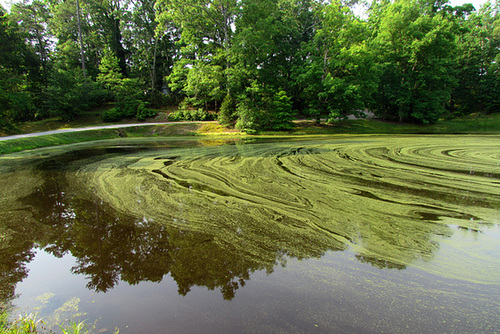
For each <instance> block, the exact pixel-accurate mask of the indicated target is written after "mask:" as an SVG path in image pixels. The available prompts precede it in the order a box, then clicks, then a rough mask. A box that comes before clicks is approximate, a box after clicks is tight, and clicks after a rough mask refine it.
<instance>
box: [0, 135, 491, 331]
mask: <svg viewBox="0 0 500 334" xmlns="http://www.w3.org/2000/svg"><path fill="white" fill-rule="evenodd" d="M499 139H500V138H499V137H498V136H397V137H395V136H394V137H391V136H330V137H313V138H309V139H307V140H306V139H301V140H297V139H295V140H291V139H288V140H286V139H276V138H275V139H272V140H259V141H255V142H248V141H246V142H243V141H242V140H234V141H232V140H227V141H224V140H196V139H191V140H182V141H181V140H179V139H170V140H155V141H153V140H122V141H116V140H114V141H104V142H98V143H91V144H89V143H87V144H79V145H71V146H67V147H63V148H51V149H40V150H34V151H31V152H23V153H19V154H15V155H5V156H3V157H1V158H0V181H1V184H2V187H3V189H4V191H3V194H2V197H1V199H0V217H1V218H0V239H1V245H0V255H1V257H0V270H1V272H2V275H1V277H2V278H1V281H0V292H1V298H2V299H3V300H10V301H11V302H12V303H13V304H14V305H15V306H18V307H19V308H21V309H23V310H28V311H31V310H34V309H36V310H37V311H38V312H39V313H40V314H41V315H44V316H46V317H48V318H53V319H55V320H57V321H61V319H62V320H64V318H65V317H67V316H68V315H75V314H76V315H77V316H79V317H80V318H84V319H88V321H90V322H93V321H95V320H97V323H96V326H97V327H98V328H103V327H105V328H109V329H113V328H114V327H119V328H120V332H121V333H137V332H151V333H169V332H172V333H179V332H197V331H204V332H214V333H215V332H217V333H220V332H258V331H261V332H284V333H285V332H286V333H293V332H297V333H301V332H311V331H317V332H325V333H326V332H340V333H342V332H345V333H349V332H353V331H354V332H367V333H368V332H382V331H384V332H394V333H397V332H404V333H408V332H418V333H423V332H429V333H431V332H464V333H466V332H470V333H472V332H491V331H494V330H496V328H500V320H499V319H498V316H497V314H498V313H499V311H500V303H499V302H498V301H499V300H500V263H499V262H500V252H499V250H500V247H499V245H500V243H499V241H500V228H499V226H498V223H499V217H500V211H499V209H500V196H499V195H500V187H499V183H500V180H499V179H500V141H499Z"/></svg>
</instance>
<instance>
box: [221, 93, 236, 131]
mask: <svg viewBox="0 0 500 334" xmlns="http://www.w3.org/2000/svg"><path fill="white" fill-rule="evenodd" d="M235 113H236V108H235V105H234V100H233V98H232V97H231V94H229V93H228V94H226V96H225V97H224V100H223V101H222V105H221V106H220V111H219V117H218V119H217V120H218V121H219V123H220V124H222V125H224V126H231V125H232V124H233V122H234V118H235Z"/></svg>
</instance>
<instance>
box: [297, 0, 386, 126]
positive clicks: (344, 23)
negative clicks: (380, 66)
mask: <svg viewBox="0 0 500 334" xmlns="http://www.w3.org/2000/svg"><path fill="white" fill-rule="evenodd" d="M317 15H318V21H319V22H320V24H319V25H318V27H317V29H316V31H315V35H314V39H312V40H311V41H310V42H309V43H308V44H307V46H306V47H305V48H304V59H305V64H304V66H303V67H302V70H301V71H299V74H298V81H299V83H300V85H301V86H302V87H304V88H303V94H302V98H303V100H304V101H305V103H307V104H306V106H307V108H308V110H306V113H307V114H308V115H310V116H314V117H316V118H317V119H319V118H320V117H321V116H326V117H327V118H328V119H329V120H330V121H332V120H334V119H337V118H343V117H346V116H347V115H349V114H352V113H359V112H360V111H362V110H363V109H364V108H365V107H367V105H368V104H369V101H370V94H371V93H372V92H373V91H374V84H375V82H376V80H377V77H376V76H375V73H376V71H374V69H373V57H372V52H371V51H370V50H369V45H368V37H369V33H368V27H367V24H366V22H363V21H361V20H360V19H358V18H357V17H355V16H354V14H353V13H352V11H351V10H350V9H349V7H347V6H344V5H342V4H341V2H337V1H334V2H332V3H330V4H328V5H326V6H324V7H322V8H320V9H319V10H318V12H317Z"/></svg>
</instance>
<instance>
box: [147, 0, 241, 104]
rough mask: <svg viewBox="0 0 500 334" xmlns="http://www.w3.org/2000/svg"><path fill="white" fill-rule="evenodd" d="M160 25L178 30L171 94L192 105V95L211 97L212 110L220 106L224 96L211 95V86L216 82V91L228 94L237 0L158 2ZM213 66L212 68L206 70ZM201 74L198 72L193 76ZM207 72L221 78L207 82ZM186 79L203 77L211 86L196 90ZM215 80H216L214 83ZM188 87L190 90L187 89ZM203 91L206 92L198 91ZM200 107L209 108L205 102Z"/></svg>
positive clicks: (170, 81) (203, 85) (170, 80)
mask: <svg viewBox="0 0 500 334" xmlns="http://www.w3.org/2000/svg"><path fill="white" fill-rule="evenodd" d="M157 6H158V7H159V8H160V9H161V12H160V13H159V14H158V17H159V21H160V23H161V24H167V23H168V22H173V23H174V25H175V26H176V27H177V28H178V29H179V30H180V31H181V39H180V41H179V43H178V44H179V51H178V52H179V56H180V57H181V59H178V60H177V61H176V63H175V64H174V68H173V71H172V74H170V76H169V77H168V81H169V86H170V88H171V89H173V90H174V91H175V90H177V91H182V92H183V93H184V94H186V95H187V97H188V100H187V102H192V101H193V98H195V96H194V95H192V94H193V93H194V94H198V95H203V96H207V97H209V96H210V97H212V101H213V102H214V107H215V108H217V106H218V105H220V101H221V100H222V98H223V97H224V94H223V93H214V88H213V84H214V83H215V81H217V82H218V85H219V88H218V89H217V91H221V92H222V91H228V90H229V86H228V82H229V81H230V80H231V79H230V75H231V71H230V68H231V60H230V57H228V54H229V51H230V49H231V45H232V40H233V30H232V27H233V25H234V24H235V20H236V18H237V17H238V13H239V5H238V2H237V1H236V0H196V1H192V0H161V1H159V2H158V5H157ZM209 67H212V68H209ZM196 72H200V73H196ZM207 73H214V74H215V73H217V77H220V76H219V74H220V73H221V74H222V77H221V78H220V79H218V78H217V79H216V78H214V79H208V78H207V76H206V74H207ZM188 77H189V78H206V79H208V81H209V82H210V83H208V84H202V85H197V87H196V88H195V89H192V88H194V87H193V85H192V82H191V84H190V83H189V82H188V81H187V80H188ZM214 80H215V81H214ZM189 86H190V87H189ZM204 88H206V90H205V91H203V92H202V91H201V89H204ZM202 104H204V105H205V106H208V101H203V102H202Z"/></svg>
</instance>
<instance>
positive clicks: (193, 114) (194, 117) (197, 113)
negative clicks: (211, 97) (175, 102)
mask: <svg viewBox="0 0 500 334" xmlns="http://www.w3.org/2000/svg"><path fill="white" fill-rule="evenodd" d="M168 120H169V121H171V122H178V121H213V120H214V115H212V114H210V113H209V112H207V111H205V110H203V108H199V109H192V110H189V109H181V110H177V111H176V112H173V113H170V114H169V115H168Z"/></svg>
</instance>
